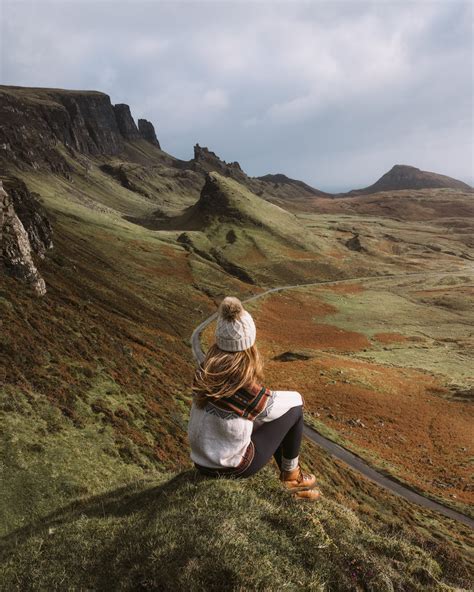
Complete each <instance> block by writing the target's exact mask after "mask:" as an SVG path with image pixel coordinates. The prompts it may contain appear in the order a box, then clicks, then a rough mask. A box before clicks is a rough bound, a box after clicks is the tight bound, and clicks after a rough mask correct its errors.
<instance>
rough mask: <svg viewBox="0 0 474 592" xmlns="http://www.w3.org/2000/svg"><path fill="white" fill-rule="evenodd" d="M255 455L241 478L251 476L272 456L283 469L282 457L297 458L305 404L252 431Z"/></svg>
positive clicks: (292, 408) (301, 436)
mask: <svg viewBox="0 0 474 592" xmlns="http://www.w3.org/2000/svg"><path fill="white" fill-rule="evenodd" d="M251 438H252V441H253V443H254V445H255V456H254V457H253V460H252V462H251V463H250V465H249V466H248V467H247V468H246V469H245V471H243V473H241V474H240V475H239V478H245V477H250V476H251V475H254V474H255V473H256V472H257V471H259V470H260V469H261V468H262V467H264V466H265V465H266V464H267V463H268V461H269V460H270V459H271V458H272V455H273V458H274V459H275V460H276V462H277V465H278V467H279V468H280V469H281V457H282V455H283V456H284V457H285V458H288V459H290V458H296V457H297V456H298V454H299V451H300V447H301V439H302V438H303V406H302V405H297V406H296V407H291V408H290V409H288V411H287V412H286V413H285V414H283V415H282V416H281V417H279V418H278V419H274V420H273V421H268V422H264V423H262V424H261V425H260V427H259V428H258V429H256V430H254V431H253V432H252V436H251Z"/></svg>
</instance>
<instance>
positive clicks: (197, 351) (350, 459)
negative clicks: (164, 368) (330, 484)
mask: <svg viewBox="0 0 474 592" xmlns="http://www.w3.org/2000/svg"><path fill="white" fill-rule="evenodd" d="M466 271H467V270H465V271H462V270H458V271H455V272H412V273H404V274H393V275H384V276H367V277H354V278H346V279H343V280H335V281H333V280H323V281H320V282H311V283H308V284H297V285H294V286H280V287H278V288H271V289H270V290H266V291H265V292H261V293H260V294H256V295H254V296H251V297H250V298H247V299H245V300H242V302H250V301H251V300H256V299H257V298H262V296H266V295H267V294H270V293H271V292H280V291H282V290H292V289H294V288H299V287H303V286H319V285H321V284H343V283H348V282H353V281H361V280H370V281H377V280H386V279H398V278H399V279H404V278H407V277H413V276H420V277H423V276H435V275H439V276H445V275H452V274H457V275H459V274H460V273H466ZM216 315H217V313H214V314H213V315H211V316H210V317H208V318H207V319H206V320H204V321H203V322H202V323H200V324H199V325H198V326H197V327H196V328H195V329H194V331H193V334H192V335H191V347H192V351H193V354H194V357H195V359H196V361H197V362H201V361H202V360H203V359H204V352H203V351H202V348H201V343H200V341H199V337H200V334H201V333H202V331H203V330H204V329H205V328H206V327H207V325H209V323H212V321H213V320H214V319H215V318H216ZM304 434H305V435H306V436H307V437H308V438H309V439H310V440H312V441H313V442H314V443H315V444H317V445H319V446H321V448H324V450H326V452H329V454H331V455H332V456H333V457H335V458H338V459H339V460H342V461H343V462H345V463H346V464H347V465H349V466H350V467H351V468H352V469H354V470H355V471H357V472H359V473H361V474H362V475H364V477H367V479H370V480H371V481H373V482H374V483H377V485H380V486H381V487H384V488H385V489H387V490H388V491H390V492H391V493H394V494H395V495H398V496H400V497H403V498H404V499H406V500H408V501H410V502H413V503H415V504H418V505H419V506H422V507H424V508H428V509H429V510H433V511H435V512H439V513H440V514H443V515H444V516H447V517H448V518H452V519H453V520H457V521H458V522H462V523H463V524H465V525H467V526H469V527H471V528H473V529H474V520H473V519H472V518H469V516H465V515H464V514H461V512H457V511H456V510H453V509H452V508H448V507H447V506H444V505H443V504H440V503H438V502H435V501H434V500H431V499H429V498H427V497H424V496H423V495H420V494H419V493H416V491H413V490H412V489H410V488H409V487H406V486H405V485H402V484H401V483H399V482H398V481H396V480H395V479H392V478H390V477H387V476H385V475H383V474H382V473H379V472H378V471H376V470H375V469H374V468H372V467H371V466H370V465H368V464H367V463H366V462H364V461H363V460H362V459H361V458H360V457H358V456H357V455H355V454H353V453H352V452H350V451H349V450H347V449H346V448H343V447H342V446H339V445H338V444H336V443H335V442H333V441H332V440H328V439H327V438H325V437H324V436H322V435H321V434H320V433H319V432H317V431H316V430H315V429H314V428H312V427H310V426H309V425H306V424H305V426H304Z"/></svg>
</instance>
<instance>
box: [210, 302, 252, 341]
mask: <svg viewBox="0 0 474 592" xmlns="http://www.w3.org/2000/svg"><path fill="white" fill-rule="evenodd" d="M256 334H257V331H256V328H255V323H254V322H253V319H252V316H251V315H250V313H249V312H247V311H246V310H244V307H243V306H242V303H241V302H240V300H239V299H238V298H234V297H233V296H226V297H225V298H224V300H223V301H222V302H221V303H220V305H219V308H218V311H217V326H216V344H217V347H219V348H220V349H222V350H224V351H231V352H236V351H243V350H245V349H248V348H249V347H251V346H252V345H253V344H254V343H255V337H256Z"/></svg>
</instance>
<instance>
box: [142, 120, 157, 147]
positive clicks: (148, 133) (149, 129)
mask: <svg viewBox="0 0 474 592" xmlns="http://www.w3.org/2000/svg"><path fill="white" fill-rule="evenodd" d="M138 130H139V132H140V136H141V137H142V138H143V139H144V140H147V142H150V144H154V145H155V146H157V147H158V148H161V147H160V143H159V142H158V138H157V137H156V133H155V128H154V127H153V124H152V123H151V121H148V119H139V120H138Z"/></svg>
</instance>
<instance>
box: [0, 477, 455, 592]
mask: <svg viewBox="0 0 474 592" xmlns="http://www.w3.org/2000/svg"><path fill="white" fill-rule="evenodd" d="M0 548H1V553H2V556H3V563H2V566H1V568H0V570H1V571H0V576H1V577H0V581H1V582H2V588H1V589H2V590H5V591H6V590H8V591H11V590H58V589H68V590H85V589H88V590H91V589H93V590H105V589H108V590H110V589H113V590H137V589H140V590H209V591H210V590H216V591H220V590H268V591H273V590H318V591H319V590H321V591H322V590H333V591H338V590H340V591H347V590H359V589H365V590H374V591H377V592H379V591H383V590H387V591H388V590H395V589H396V590H427V591H428V590H429V591H430V592H431V591H434V590H454V589H455V588H454V587H452V586H450V585H449V584H448V582H447V581H446V580H445V578H444V576H443V573H442V569H441V567H440V565H439V564H438V563H437V562H436V561H434V560H433V559H432V558H431V557H430V556H429V555H428V554H427V553H426V552H425V551H424V550H423V549H421V548H420V547H418V546H416V545H414V544H412V543H409V542H407V541H404V540H401V539H400V538H399V537H397V536H396V535H394V536H389V535H387V534H382V533H377V532H375V531H373V530H372V529H370V528H368V527H367V525H365V524H364V523H363V522H362V521H360V520H359V519H358V518H357V516H356V515H355V513H354V512H352V511H350V510H348V509H347V508H345V507H344V506H342V505H340V504H339V503H337V502H335V501H333V500H331V499H322V500H321V501H320V502H318V503H316V504H315V503H309V504H308V503H306V504H305V503H303V504H301V502H297V501H295V500H291V499H290V498H289V496H288V494H287V492H285V491H283V490H282V489H281V486H280V484H279V482H278V480H277V479H276V477H275V474H274V472H273V469H272V468H271V467H267V468H265V469H264V470H263V471H262V472H261V473H259V474H257V475H256V476H255V477H253V478H251V479H249V480H246V481H233V480H225V479H217V480H212V479H206V478H202V477H200V476H199V475H198V474H197V473H196V472H195V471H194V470H190V471H186V472H184V473H181V474H177V475H174V476H173V475H170V474H167V475H162V477H161V478H157V479H154V480H140V481H135V482H133V483H131V484H129V485H128V486H126V487H122V488H118V489H115V490H112V491H109V492H108V493H106V494H103V495H99V496H94V497H91V498H89V499H87V500H83V501H81V502H79V503H73V504H71V505H70V506H67V507H65V508H62V509H60V510H58V511H56V512H53V513H52V514H51V515H49V516H47V517H46V518H44V519H43V520H41V521H39V522H38V523H36V524H34V525H33V526H31V527H28V528H25V529H20V530H19V531H17V532H14V533H12V534H10V535H9V536H8V537H6V538H5V539H3V541H2V546H1V547H0ZM457 589H458V590H459V588H457Z"/></svg>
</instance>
